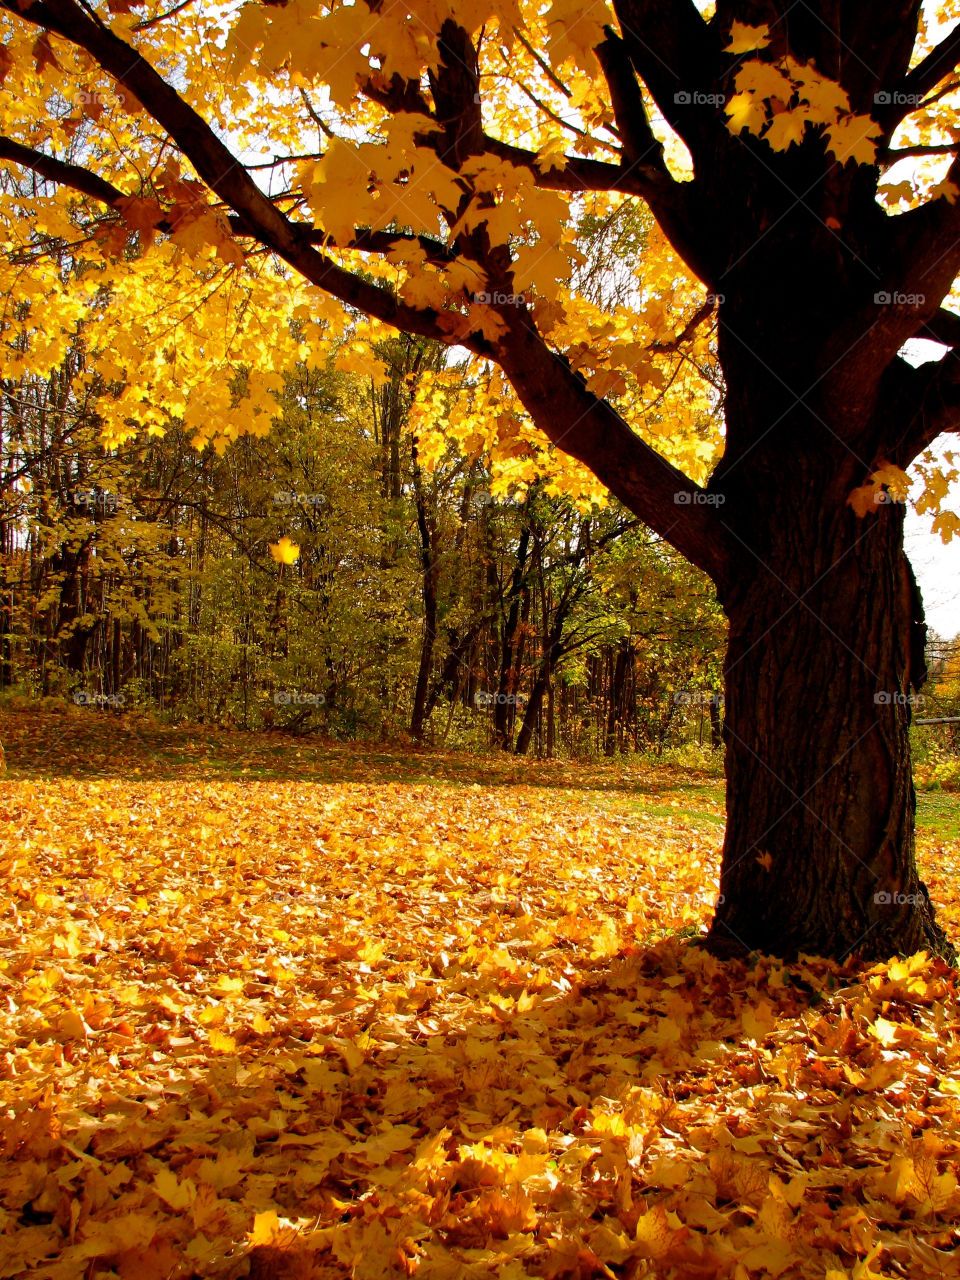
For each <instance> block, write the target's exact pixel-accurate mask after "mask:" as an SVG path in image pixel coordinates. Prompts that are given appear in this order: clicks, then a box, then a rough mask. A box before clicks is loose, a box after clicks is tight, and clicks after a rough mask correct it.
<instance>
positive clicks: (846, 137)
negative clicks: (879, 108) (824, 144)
mask: <svg viewBox="0 0 960 1280" xmlns="http://www.w3.org/2000/svg"><path fill="white" fill-rule="evenodd" d="M880 136H881V129H880V126H879V125H878V124H877V123H876V121H874V120H871V119H870V117H869V116H857V115H848V116H843V117H842V118H841V119H839V120H838V121H837V122H836V123H835V124H830V125H828V126H827V130H826V137H827V139H828V149H829V150H830V151H832V152H833V154H834V155H835V156H836V157H837V159H838V160H839V161H840V162H841V164H843V163H845V162H846V161H848V160H849V161H852V162H853V163H855V164H873V163H874V162H875V161H876V156H877V142H878V141H879V139H880Z"/></svg>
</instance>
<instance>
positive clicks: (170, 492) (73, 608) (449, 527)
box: [0, 336, 960, 759]
mask: <svg viewBox="0 0 960 1280" xmlns="http://www.w3.org/2000/svg"><path fill="white" fill-rule="evenodd" d="M379 354H380V356H381V358H382V361H383V364H384V369H385V376H384V378H383V380H382V381H380V382H379V383H376V382H372V381H370V380H367V379H364V378H362V377H360V376H358V375H356V374H353V373H350V372H343V371H341V370H339V369H337V368H336V367H335V361H333V360H331V362H330V365H329V367H328V369H326V370H325V371H317V370H314V369H308V368H305V367H302V366H297V367H293V368H291V369H289V370H286V371H285V372H284V393H283V412H282V416H281V417H279V418H278V420H277V421H276V422H275V424H274V426H273V429H272V430H271V432H270V433H269V434H268V435H264V436H254V435H249V436H244V437H241V438H240V439H238V440H236V441H234V442H232V443H230V444H229V445H227V446H225V447H224V448H222V449H220V450H219V451H217V450H214V449H206V450H204V451H200V450H198V449H197V448H196V447H194V444H193V443H191V440H190V439H189V431H188V430H187V429H186V428H185V427H184V424H183V423H182V422H173V423H171V424H170V426H169V427H168V429H167V430H166V432H165V434H164V435H163V436H153V437H150V436H147V437H143V438H139V439H137V440H135V441H130V442H128V443H127V444H124V445H121V446H119V447H116V448H107V447H105V446H104V443H103V441H102V439H101V435H100V419H99V417H98V413H97V404H98V399H99V398H100V397H101V396H103V395H108V394H109V393H110V386H109V384H108V383H107V382H106V381H105V380H104V379H102V378H100V377H97V378H94V380H93V381H92V383H86V382H85V381H83V380H82V379H81V377H80V375H81V374H83V372H84V366H85V359H86V357H85V353H84V350H83V346H82V343H81V342H80V341H78V343H77V345H76V347H75V348H74V350H73V351H72V352H71V353H70V356H69V358H68V359H67V360H65V361H64V363H63V365H62V367H61V368H60V370H59V371H58V372H57V373H56V374H55V375H52V376H50V377H49V378H47V379H41V378H37V377H35V376H32V375H24V376H22V377H20V378H19V379H4V380H2V381H0V387H2V402H0V467H2V505H0V552H2V555H0V575H2V577H0V581H2V597H0V695H2V696H5V697H6V698H7V700H9V699H10V698H11V697H12V698H14V699H16V698H18V697H19V698H29V699H35V698H46V699H51V698H52V699H66V700H67V701H72V702H73V703H75V704H77V705H80V706H88V707H90V708H92V709H96V710H105V711H113V712H116V713H120V712H123V711H129V710H134V709H136V710H150V711H153V712H155V713H157V714H159V715H161V716H163V717H164V718H168V719H173V720H191V721H195V722H198V723H202V724H210V725H219V726H225V727H233V728H241V729H263V728H267V729H272V728H276V729H286V730H292V731H298V732H320V733H322V734H325V735H327V736H330V737H333V738H338V739H345V740H349V739H355V740H371V739H381V740H382V739H397V738H400V739H402V738H409V739H412V740H413V741H414V742H422V743H426V744H432V745H437V746H456V745H466V746H478V747H494V748H501V749H503V750H507V751H514V752H516V753H517V754H521V755H523V754H528V753H529V754H536V755H539V756H546V757H551V756H558V755H559V756H581V757H582V756H590V755H607V756H610V755H616V754H622V753H625V752H653V753H655V754H656V755H658V756H659V755H661V754H662V753H663V751H664V750H669V749H671V748H676V747H680V746H682V745H684V744H690V743H696V744H697V746H699V747H703V748H705V749H706V750H716V749H718V748H719V747H720V745H721V729H722V718H723V695H722V693H721V692H720V690H721V687H722V679H721V677H722V655H723V640H724V628H725V622H724V619H723V615H722V611H721V610H720V608H719V606H718V604H717V602H716V598H715V594H714V592H713V590H712V587H711V585H710V583H709V581H708V580H707V579H706V577H705V576H704V575H703V574H702V573H700V571H699V570H697V569H696V568H694V567H692V566H690V565H689V564H688V563H686V562H685V561H684V560H683V559H682V558H681V557H680V556H679V555H678V554H677V553H676V552H675V551H674V550H673V548H671V547H670V546H669V544H667V543H666V542H664V541H663V540H662V539H660V538H658V537H657V536H656V535H655V534H653V533H652V532H651V531H650V530H648V529H647V528H645V527H644V526H643V525H642V524H641V523H640V522H639V521H638V520H637V519H636V518H635V517H633V516H631V515H630V513H629V512H627V511H626V510H625V509H624V508H623V507H622V506H621V505H620V504H619V503H617V502H616V500H612V501H611V502H610V504H609V505H607V506H604V507H598V506H597V505H593V506H591V507H588V508H586V509H585V504H584V503H582V502H581V503H579V504H578V503H577V502H575V501H574V500H573V499H571V498H569V497H567V496H565V495H563V494H562V493H558V492H556V486H552V485H551V484H550V483H549V482H548V481H546V480H540V481H535V482H534V483H532V484H529V485H527V486H524V487H523V488H522V491H521V492H520V494H519V496H518V495H517V494H516V493H511V492H510V491H503V485H502V483H501V484H499V485H498V484H495V483H493V476H492V474H491V466H490V459H489V457H487V456H485V454H484V452H483V451H482V450H477V451H475V452H474V454H473V455H472V456H468V455H466V454H465V453H464V451H463V450H462V449H459V448H457V446H456V444H455V443H451V444H449V445H448V447H447V448H446V450H445V452H444V453H443V454H442V456H440V457H434V456H431V457H429V458H428V459H427V461H426V462H424V461H422V460H421V458H420V456H419V452H418V435H417V430H416V427H415V425H414V424H413V423H412V422H411V406H412V403H413V397H414V393H415V390H416V388H417V386H418V381H419V378H420V377H421V375H422V373H423V371H424V370H429V369H430V368H431V366H432V367H433V368H440V367H442V364H443V360H444V353H443V350H442V348H440V347H438V346H437V344H434V343H431V342H429V341H428V340H425V339H416V338H411V337H409V336H404V337H401V338H398V339H396V340H395V341H392V342H389V343H385V344H383V346H382V347H381V348H380V352H379ZM464 376H466V375H464ZM81 383H82V385H81ZM468 390H469V389H468V388H465V391H468ZM519 447H520V449H521V450H522V448H523V445H522V444H521V445H520V446H519ZM498 488H499V489H500V490H501V492H499V493H496V492H495V490H497V489H498ZM927 657H928V664H929V667H930V671H931V677H932V680H931V683H930V685H929V686H928V688H927V690H926V692H925V693H924V694H923V695H918V696H917V697H918V705H917V708H916V711H915V714H916V717H917V718H920V719H925V718H930V717H941V716H950V715H954V714H956V713H957V712H958V710H960V679H958V665H960V663H958V659H960V647H958V645H957V644H956V643H955V642H953V641H950V640H945V639H943V638H941V637H939V636H936V635H931V637H930V640H929V643H928V651H927ZM957 728H958V726H957V725H950V724H947V725H943V726H929V728H928V729H927V731H926V732H925V733H924V734H923V735H922V738H921V740H920V743H919V755H920V758H921V759H925V755H926V751H927V750H928V749H929V748H930V747H931V746H932V747H934V748H935V749H940V750H942V751H943V752H945V753H946V754H947V755H952V754H953V753H954V752H955V750H956V746H957V733H956V730H957Z"/></svg>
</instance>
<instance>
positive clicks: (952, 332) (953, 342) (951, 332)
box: [914, 307, 960, 347]
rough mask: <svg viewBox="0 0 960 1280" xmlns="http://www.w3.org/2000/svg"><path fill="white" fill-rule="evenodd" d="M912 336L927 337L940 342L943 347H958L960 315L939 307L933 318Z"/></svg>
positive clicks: (959, 343)
mask: <svg viewBox="0 0 960 1280" xmlns="http://www.w3.org/2000/svg"><path fill="white" fill-rule="evenodd" d="M914 336H915V337H917V338H928V339H929V340H930V341H931V342H942V343H943V345H944V346H945V347H960V315H957V313H956V311H948V310H947V309H946V307H941V308H940V310H939V311H938V312H937V314H936V315H935V316H934V317H933V319H932V320H928V321H927V323H926V324H925V325H922V326H921V328H919V329H918V330H917V332H916V334H915V335H914Z"/></svg>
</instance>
